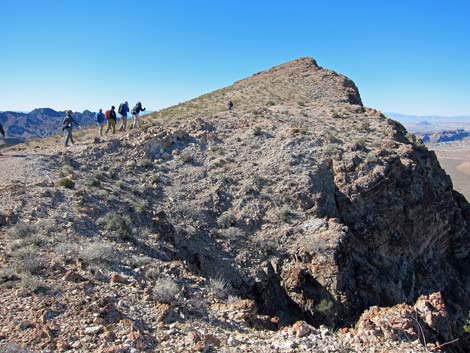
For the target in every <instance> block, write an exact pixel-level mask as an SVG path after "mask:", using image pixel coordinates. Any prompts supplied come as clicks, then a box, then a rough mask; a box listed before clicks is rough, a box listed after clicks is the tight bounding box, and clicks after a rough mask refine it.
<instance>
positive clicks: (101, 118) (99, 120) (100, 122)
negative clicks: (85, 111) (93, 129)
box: [96, 109, 106, 136]
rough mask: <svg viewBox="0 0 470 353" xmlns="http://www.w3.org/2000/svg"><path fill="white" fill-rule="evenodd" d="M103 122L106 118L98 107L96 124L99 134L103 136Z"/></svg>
mask: <svg viewBox="0 0 470 353" xmlns="http://www.w3.org/2000/svg"><path fill="white" fill-rule="evenodd" d="M105 124H106V118H105V116H104V114H103V109H100V111H99V112H98V113H96V125H98V133H99V136H103V128H104V125H105Z"/></svg>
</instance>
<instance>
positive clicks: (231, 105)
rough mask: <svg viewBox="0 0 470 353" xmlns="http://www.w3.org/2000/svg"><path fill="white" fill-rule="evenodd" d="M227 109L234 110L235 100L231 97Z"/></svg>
mask: <svg viewBox="0 0 470 353" xmlns="http://www.w3.org/2000/svg"><path fill="white" fill-rule="evenodd" d="M227 109H228V110H232V109H233V102H232V100H231V99H229V101H228V102H227Z"/></svg>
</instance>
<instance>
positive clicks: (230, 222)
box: [217, 211, 237, 228]
mask: <svg viewBox="0 0 470 353" xmlns="http://www.w3.org/2000/svg"><path fill="white" fill-rule="evenodd" d="M217 224H218V225H219V227H221V228H230V227H232V226H234V225H235V224H237V217H235V215H234V214H233V212H231V211H227V212H225V213H223V214H221V215H220V217H219V218H217Z"/></svg>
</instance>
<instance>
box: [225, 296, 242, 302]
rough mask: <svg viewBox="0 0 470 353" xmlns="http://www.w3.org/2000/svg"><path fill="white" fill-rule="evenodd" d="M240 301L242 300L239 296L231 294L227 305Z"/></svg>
mask: <svg viewBox="0 0 470 353" xmlns="http://www.w3.org/2000/svg"><path fill="white" fill-rule="evenodd" d="M239 300H242V299H241V298H240V297H239V296H237V295H232V294H230V295H229V296H228V297H227V300H226V301H225V302H226V303H227V304H230V303H234V302H238V301H239Z"/></svg>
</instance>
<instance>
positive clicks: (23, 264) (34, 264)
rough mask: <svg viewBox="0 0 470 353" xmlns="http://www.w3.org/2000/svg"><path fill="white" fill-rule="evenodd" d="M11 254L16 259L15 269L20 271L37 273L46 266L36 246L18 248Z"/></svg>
mask: <svg viewBox="0 0 470 353" xmlns="http://www.w3.org/2000/svg"><path fill="white" fill-rule="evenodd" d="M11 256H12V257H13V258H14V259H15V269H16V270H17V271H18V272H19V273H26V274H31V275H37V274H39V273H40V271H41V270H42V269H43V268H44V266H45V264H44V261H43V260H42V258H41V257H40V255H39V254H38V251H37V248H36V247H34V246H28V247H25V248H20V249H17V250H15V251H14V252H12V253H11Z"/></svg>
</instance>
